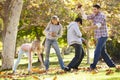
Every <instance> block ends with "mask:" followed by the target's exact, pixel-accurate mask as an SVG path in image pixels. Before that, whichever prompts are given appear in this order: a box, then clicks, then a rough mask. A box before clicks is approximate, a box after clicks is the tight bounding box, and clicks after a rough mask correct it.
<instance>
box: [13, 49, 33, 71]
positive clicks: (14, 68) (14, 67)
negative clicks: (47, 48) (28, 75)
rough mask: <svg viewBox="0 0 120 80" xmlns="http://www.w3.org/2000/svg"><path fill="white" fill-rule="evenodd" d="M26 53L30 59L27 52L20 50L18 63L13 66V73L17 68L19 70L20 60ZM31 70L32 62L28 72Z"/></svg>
mask: <svg viewBox="0 0 120 80" xmlns="http://www.w3.org/2000/svg"><path fill="white" fill-rule="evenodd" d="M24 53H25V54H26V55H27V57H28V55H29V53H28V52H25V51H23V50H22V49H20V50H19V53H18V59H17V61H16V62H15V64H14V66H13V71H16V68H17V66H18V64H19V62H20V59H21V58H22V55H23V54H24ZM30 69H31V67H30V62H28V71H30Z"/></svg>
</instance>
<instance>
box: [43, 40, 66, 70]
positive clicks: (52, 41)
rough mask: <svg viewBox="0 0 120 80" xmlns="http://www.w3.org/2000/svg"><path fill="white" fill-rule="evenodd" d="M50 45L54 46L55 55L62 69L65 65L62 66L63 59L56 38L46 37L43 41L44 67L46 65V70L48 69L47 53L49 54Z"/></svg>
mask: <svg viewBox="0 0 120 80" xmlns="http://www.w3.org/2000/svg"><path fill="white" fill-rule="evenodd" d="M51 46H52V47H53V48H54V50H55V52H56V55H57V57H58V61H59V64H60V66H61V69H64V68H65V66H64V62H63V59H62V57H61V54H60V49H59V46H58V43H57V40H51V39H46V41H45V53H46V56H45V63H44V64H45V67H46V70H48V68H49V54H50V48H51Z"/></svg>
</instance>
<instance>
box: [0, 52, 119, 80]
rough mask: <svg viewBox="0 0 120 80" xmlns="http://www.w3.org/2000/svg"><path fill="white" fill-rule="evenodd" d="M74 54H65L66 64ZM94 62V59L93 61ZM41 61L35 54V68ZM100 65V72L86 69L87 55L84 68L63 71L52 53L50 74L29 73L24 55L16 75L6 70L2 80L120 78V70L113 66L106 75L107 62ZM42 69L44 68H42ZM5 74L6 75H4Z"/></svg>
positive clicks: (116, 79)
mask: <svg viewBox="0 0 120 80" xmlns="http://www.w3.org/2000/svg"><path fill="white" fill-rule="evenodd" d="M73 56H74V54H73V53H71V54H70V55H65V56H64V62H65V65H67V64H68V63H69V61H70V60H71V59H72V57H73ZM90 62H92V59H91V61H90ZM39 66H40V63H38V62H37V57H36V56H34V60H33V68H34V69H39ZM98 66H101V68H100V69H99V72H98V73H97V74H92V73H90V72H88V71H84V68H86V67H89V64H86V57H85V58H84V60H83V61H82V64H81V65H80V66H79V67H80V68H82V69H81V70H79V71H77V72H67V73H65V72H63V71H61V70H60V67H59V64H58V61H57V57H56V55H55V54H51V55H50V71H49V72H48V74H45V73H42V72H41V73H33V74H30V75H28V74H27V58H26V57H24V58H23V59H21V62H20V65H19V67H18V69H17V73H18V74H16V75H13V74H11V72H12V71H4V72H1V73H0V74H1V75H0V80H12V79H14V80H18V79H20V80H120V72H115V69H114V68H112V69H111V70H113V73H112V74H110V75H106V70H107V69H108V68H107V66H106V64H105V63H103V62H99V63H98ZM41 71H42V70H41ZM3 76H4V77H3Z"/></svg>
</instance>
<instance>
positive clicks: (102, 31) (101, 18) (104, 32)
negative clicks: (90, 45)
mask: <svg viewBox="0 0 120 80" xmlns="http://www.w3.org/2000/svg"><path fill="white" fill-rule="evenodd" d="M87 19H88V20H92V21H93V24H94V25H96V24H97V23H101V27H100V28H98V29H96V30H95V31H94V32H95V38H96V39H98V38H101V37H108V28H107V25H106V17H105V15H104V14H103V13H100V12H99V13H98V14H97V15H94V14H92V15H89V16H87Z"/></svg>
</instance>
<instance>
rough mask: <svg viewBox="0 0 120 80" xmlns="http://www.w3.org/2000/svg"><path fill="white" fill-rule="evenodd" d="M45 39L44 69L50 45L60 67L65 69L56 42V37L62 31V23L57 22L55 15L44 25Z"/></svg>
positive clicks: (47, 63) (47, 66) (47, 64)
mask: <svg viewBox="0 0 120 80" xmlns="http://www.w3.org/2000/svg"><path fill="white" fill-rule="evenodd" d="M44 33H45V36H46V41H45V52H46V56H45V67H46V71H47V70H48V68H49V54H50V48H51V46H52V47H53V48H54V49H55V52H56V55H57V57H58V61H59V64H60V66H61V69H63V70H64V69H65V68H66V67H65V66H64V62H63V59H62V57H61V55H60V49H59V46H58V43H57V39H58V38H59V37H60V36H61V33H62V25H61V24H60V23H59V18H58V17H57V16H53V17H52V18H51V21H50V23H49V24H48V26H47V27H46V29H45V31H44Z"/></svg>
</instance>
